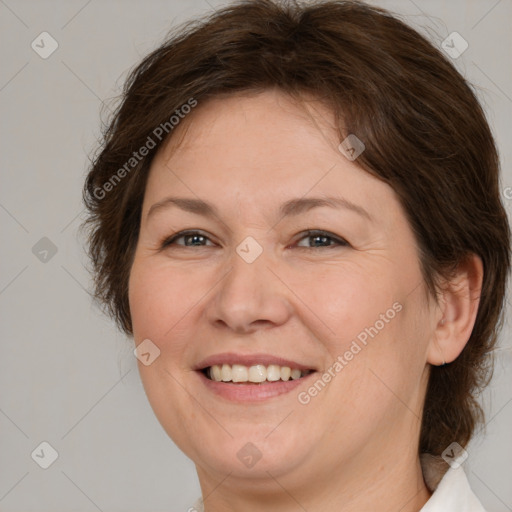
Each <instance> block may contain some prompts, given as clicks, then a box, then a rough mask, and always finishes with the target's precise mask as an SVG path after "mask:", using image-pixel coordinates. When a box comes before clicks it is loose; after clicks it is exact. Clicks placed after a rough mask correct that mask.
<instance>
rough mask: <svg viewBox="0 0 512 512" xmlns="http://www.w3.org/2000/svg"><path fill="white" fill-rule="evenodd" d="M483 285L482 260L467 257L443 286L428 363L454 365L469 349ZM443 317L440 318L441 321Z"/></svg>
mask: <svg viewBox="0 0 512 512" xmlns="http://www.w3.org/2000/svg"><path fill="white" fill-rule="evenodd" d="M482 281H483V264H482V260H481V258H480V257H479V256H477V255H476V254H471V255H468V256H467V258H466V259H465V260H464V261H463V262H462V263H461V264H460V265H459V267H458V268H457V270H456V272H455V274H454V276H453V277H452V279H450V280H449V281H448V282H446V283H445V284H444V287H443V290H442V292H441V300H440V302H441V304H442V305H441V306H440V309H438V312H437V319H436V320H435V322H436V325H435V327H434V332H433V335H432V340H431V343H430V346H429V348H428V353H427V361H428V362H429V363H430V364H432V365H435V366H442V365H444V364H447V363H451V362H452V361H454V360H455V359H457V357H458V356H459V354H460V353H461V352H462V350H463V349H464V347H465V346H466V344H467V342H468V340H469V338H470V336H471V332H472V331H473V327H474V325H475V320H476V315H477V312H478V306H479V304H480V293H481V290H482ZM439 317H441V318H439Z"/></svg>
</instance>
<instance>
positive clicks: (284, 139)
mask: <svg viewBox="0 0 512 512" xmlns="http://www.w3.org/2000/svg"><path fill="white" fill-rule="evenodd" d="M308 105H309V106H308V110H309V112H310V116H308V115H307V114H306V112H305V110H304V109H303V108H302V109H301V108H300V107H298V106H297V105H296V104H295V103H293V102H292V101H291V100H290V99H289V98H288V97H287V96H285V95H283V94H282V93H279V92H276V91H268V92H265V93H262V94H259V95H255V96H253V97H247V96H237V97H230V98H228V99H216V100H212V101H209V102H207V103H205V104H201V103H200V104H199V105H198V106H197V108H196V109H195V110H194V112H193V113H192V114H190V117H189V118H188V119H185V120H184V121H182V125H183V126H184V125H185V124H186V125H187V131H186V132H185V133H184V134H183V133H182V135H183V140H182V142H181V144H180V145H179V146H177V145H176V143H174V142H173V141H174V140H176V139H172V140H171V145H169V144H167V146H164V147H163V149H162V150H161V151H160V152H159V153H158V154H157V156H156V157H155V159H154V161H153V163H152V167H151V171H150V175H149V179H148V183H147V189H146V193H145V197H144V204H143V211H142V218H141V228H140V236H139V241H138V246H137V249H136V253H135V258H134V262H133V267H132V269H131V275H130V283H129V299H130V309H131V314H132V320H133V329H134V338H135V343H136V344H137V345H138V344H140V343H141V342H142V341H143V340H150V342H148V341H146V342H145V343H146V345H143V346H144V347H145V348H144V353H146V352H149V354H150V355H145V356H144V358H145V363H146V364H142V363H141V362H139V371H140V375H141V378H142V382H143V385H144V388H145V391H146V393H147V396H148V398H149V401H150V403H151V406H152V408H153V410H154V412H155V414H156V416H157V418H158V420H159V421H160V423H161V424H162V426H163V428H164V429H165V430H166V432H167V433H168V435H169V436H170V437H171V438H172V439H173V440H174V441H175V442H176V444H177V445H178V446H179V447H180V448H181V449H182V450H183V451H184V452H185V453H186V454H187V455H188V456H189V457H190V458H191V459H192V460H193V461H194V462H195V463H196V466H197V468H198V472H199V475H200V476H201V475H206V474H210V475H214V474H217V476H218V481H220V480H221V479H222V478H224V477H225V476H226V475H227V474H228V473H230V474H231V476H232V477H233V478H240V481H242V482H243V481H246V482H247V481H251V482H253V483H254V480H253V479H259V480H260V483H261V482H262V479H266V480H269V479H270V477H269V474H270V475H271V476H272V477H273V478H276V479H277V480H278V481H279V482H280V483H281V484H283V486H284V487H285V488H286V485H289V486H291V485H293V482H301V481H305V479H306V478H307V482H308V483H309V484H314V482H315V481H322V480H321V479H323V481H325V479H326V478H329V476H331V477H332V476H333V475H337V476H339V474H340V472H346V474H347V475H355V474H358V475H359V478H360V476H361V472H362V471H363V470H364V468H365V467H367V466H368V465H369V464H371V465H372V466H373V465H375V464H381V465H382V468H384V467H389V466H390V465H393V464H394V461H398V460H401V459H403V458H404V457H405V456H406V454H409V455H410V456H411V457H416V449H417V439H418V432H419V428H420V417H421V410H422V404H423V397H424V393H425V389H426V382H427V373H428V372H427V370H426V368H427V366H426V360H427V350H428V345H429V342H430V339H431V333H432V330H433V325H434V322H435V319H434V310H433V309H429V308H428V307H427V303H426V298H425V292H424V282H423V280H422V276H421V273H420V266H419V260H418V252H417V247H416V245H415V240H414V238H413V234H412V231H411V229H410V227H409V225H408V222H407V220H406V217H405V214H404V211H403V210H402V208H401V206H400V204H399V202H398V199H397V197H396V195H395V193H394V192H393V190H392V189H391V188H390V187H389V186H388V185H386V184H384V183H383V182H381V181H379V180H378V179H376V178H374V177H372V176H370V175H369V174H368V173H366V172H364V171H363V170H361V169H360V168H359V167H358V165H357V159H356V160H353V161H352V160H350V159H349V158H347V157H346V156H345V155H344V154H342V152H341V151H340V150H338V143H339V141H337V140H336V132H335V130H334V127H333V126H334V125H333V123H334V118H333V116H332V114H331V112H330V111H329V110H328V109H327V108H326V107H324V106H322V105H320V104H319V103H318V102H310V103H308ZM189 121H192V122H191V123H190V124H189ZM183 126H178V128H176V129H175V130H176V134H175V135H176V136H177V135H178V134H179V132H178V130H179V129H181V128H182V127H183ZM356 135H357V134H356ZM363 143H364V140H363ZM176 146H177V147H176ZM171 196H172V197H173V198H179V201H175V202H172V201H171V200H170V199H169V198H170V197H171ZM320 201H322V204H321V203H320ZM328 202H329V203H328ZM205 203H208V205H209V206H206V204H205ZM155 205H159V206H155ZM308 230H309V231H311V232H310V233H308ZM317 230H320V231H321V232H317ZM183 231H192V232H196V231H197V233H196V234H195V235H194V234H192V235H191V234H190V233H189V234H186V235H183V234H182V235H178V236H176V237H175V238H174V241H173V242H171V243H169V244H167V245H164V241H165V240H170V239H172V237H173V236H174V235H176V234H177V233H180V232H183ZM323 232H327V233H323ZM155 346H156V347H158V349H159V351H160V353H159V355H158V357H156V358H155V359H154V360H153V358H154V357H155V355H157V354H158V350H157V349H156V347H155ZM148 347H149V348H148ZM151 347H152V348H151ZM144 358H141V359H142V360H143V361H144ZM151 361H152V362H151ZM148 362H151V363H150V364H147V363H148ZM214 364H216V365H220V368H217V369H215V370H212V373H213V375H214V378H217V379H219V378H220V379H235V380H238V379H239V380H241V381H242V382H236V383H234V382H232V381H223V380H221V381H220V382H219V381H214V380H210V379H209V378H208V377H207V376H206V375H205V374H204V373H205V372H203V371H201V370H203V369H204V368H205V367H209V366H213V365H214ZM222 365H228V366H224V369H222ZM234 365H239V366H234ZM269 366H270V368H268V367H269ZM286 367H287V368H290V369H291V370H294V369H295V370H313V371H314V372H312V373H309V374H308V375H305V376H302V377H300V378H298V379H292V378H291V377H290V378H289V380H286V379H287V376H288V375H289V374H290V371H289V370H287V369H286ZM263 369H264V371H263ZM291 373H292V374H293V376H294V377H296V376H297V372H293V371H292V372H291ZM305 373H307V372H305ZM265 375H266V376H267V377H266V381H265V382H261V383H247V382H243V381H244V380H245V379H247V378H250V379H252V380H253V381H254V380H256V381H257V380H259V379H265ZM268 379H270V381H269V380H268ZM273 379H278V380H273ZM283 379H284V380H283ZM397 450H399V451H398V452H397ZM400 450H402V451H400ZM397 453H399V454H400V457H399V456H397ZM270 480H271V479H270ZM262 485H263V484H262ZM272 485H274V486H275V485H276V484H275V482H274V483H273V484H272Z"/></svg>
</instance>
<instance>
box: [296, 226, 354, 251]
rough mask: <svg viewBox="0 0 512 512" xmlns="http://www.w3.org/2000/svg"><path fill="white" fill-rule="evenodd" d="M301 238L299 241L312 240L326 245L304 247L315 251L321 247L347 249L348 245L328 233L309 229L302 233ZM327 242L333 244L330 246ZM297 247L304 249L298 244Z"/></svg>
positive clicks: (341, 239)
mask: <svg viewBox="0 0 512 512" xmlns="http://www.w3.org/2000/svg"><path fill="white" fill-rule="evenodd" d="M303 235H304V236H303V237H302V238H300V239H299V240H308V241H311V240H314V241H315V242H313V243H316V242H319V243H320V244H327V245H314V246H312V247H306V248H309V249H316V248H321V247H335V246H346V247H348V246H349V245H350V244H349V243H348V242H347V241H346V240H343V238H340V237H338V236H336V235H333V234H332V233H329V232H328V231H322V230H320V229H309V230H307V231H306V232H305V233H303ZM329 242H334V244H331V243H329ZM297 246H298V247H304V246H301V245H299V244H297Z"/></svg>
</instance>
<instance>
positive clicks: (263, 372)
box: [200, 364, 315, 384]
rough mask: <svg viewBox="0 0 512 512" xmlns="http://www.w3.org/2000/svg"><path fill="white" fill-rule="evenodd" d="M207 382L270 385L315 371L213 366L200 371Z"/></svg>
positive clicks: (298, 377) (254, 366)
mask: <svg viewBox="0 0 512 512" xmlns="http://www.w3.org/2000/svg"><path fill="white" fill-rule="evenodd" d="M200 371H201V372H202V373H203V375H205V377H206V378H207V379H209V380H212V381H215V382H224V383H227V384H272V383H275V382H286V381H288V380H298V379H301V378H303V377H306V376H307V375H309V374H310V373H313V372H314V371H315V370H299V369H297V368H290V367H289V366H279V365H277V364H270V365H262V364H256V365H252V366H245V365H241V364H233V365H230V364H221V365H219V364H215V365H213V366H208V367H206V368H203V369H202V370H200Z"/></svg>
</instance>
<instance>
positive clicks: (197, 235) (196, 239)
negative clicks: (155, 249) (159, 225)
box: [160, 231, 210, 249]
mask: <svg viewBox="0 0 512 512" xmlns="http://www.w3.org/2000/svg"><path fill="white" fill-rule="evenodd" d="M181 239H183V240H184V241H185V243H184V244H178V243H176V242H177V241H178V240H181ZM206 240H210V239H209V238H208V237H207V236H206V235H203V234H202V233H201V232H199V231H180V232H179V233H176V234H175V235H172V236H170V237H169V238H166V239H165V240H164V241H163V242H162V243H161V245H160V247H161V249H165V248H166V247H168V246H170V245H179V246H183V247H205V244H203V243H202V242H205V241H206ZM187 242H190V243H187Z"/></svg>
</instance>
